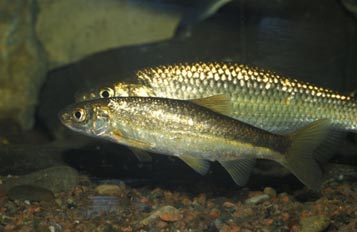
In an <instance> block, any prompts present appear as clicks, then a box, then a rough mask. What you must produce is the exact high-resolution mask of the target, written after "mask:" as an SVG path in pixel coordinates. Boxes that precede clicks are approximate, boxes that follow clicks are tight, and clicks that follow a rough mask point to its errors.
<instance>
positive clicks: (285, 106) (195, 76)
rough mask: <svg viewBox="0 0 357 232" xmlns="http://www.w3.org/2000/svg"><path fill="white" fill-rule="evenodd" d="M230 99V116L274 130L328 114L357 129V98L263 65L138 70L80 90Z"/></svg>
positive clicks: (344, 127)
mask: <svg viewBox="0 0 357 232" xmlns="http://www.w3.org/2000/svg"><path fill="white" fill-rule="evenodd" d="M222 94H223V95H227V97H228V98H230V103H229V105H230V110H228V111H226V112H225V113H226V115H227V116H230V117H233V118H235V119H237V120H240V121H243V122H245V123H248V124H251V125H254V126H256V127H258V128H261V129H263V130H267V131H269V132H272V133H280V134H287V133H292V132H293V131H296V130H297V129H299V128H301V127H304V126H307V125H308V124H310V123H312V122H314V121H316V120H319V119H322V118H327V119H329V120H330V121H331V127H332V128H335V129H336V131H349V132H357V100H356V98H355V97H353V96H350V95H343V94H340V93H338V92H336V91H333V90H331V89H327V88H323V87H319V86H316V85H313V84H310V83H306V82H301V81H298V80H296V79H292V78H288V77H284V76H282V75H280V74H278V73H275V72H272V71H269V70H265V69H262V68H258V67H252V66H249V65H245V64H238V63H220V62H208V63H205V62H195V63H183V64H172V65H160V66H156V67H149V68H144V69H140V70H137V71H136V72H135V75H134V76H133V78H132V80H130V81H127V82H114V83H110V84H104V85H102V86H96V87H94V88H90V89H86V90H82V91H78V92H77V93H76V96H75V98H76V101H77V102H78V101H84V100H89V99H95V98H106V97H115V96H142V97H162V98H172V99H180V100H190V99H200V98H206V97H210V96H215V95H222Z"/></svg>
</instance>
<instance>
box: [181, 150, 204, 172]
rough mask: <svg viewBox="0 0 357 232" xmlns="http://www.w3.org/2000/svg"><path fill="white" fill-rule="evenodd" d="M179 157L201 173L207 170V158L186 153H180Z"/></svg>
mask: <svg viewBox="0 0 357 232" xmlns="http://www.w3.org/2000/svg"><path fill="white" fill-rule="evenodd" d="M179 158H180V159H181V160H182V161H184V162H185V163H186V164H187V165H188V166H190V167H191V168H192V169H193V170H195V171H196V172H198V173H199V174H201V175H206V174H207V172H208V170H209V166H210V165H209V161H207V160H203V159H197V158H193V157H192V156H187V155H180V156H179Z"/></svg>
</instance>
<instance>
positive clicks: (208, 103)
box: [190, 94, 232, 115]
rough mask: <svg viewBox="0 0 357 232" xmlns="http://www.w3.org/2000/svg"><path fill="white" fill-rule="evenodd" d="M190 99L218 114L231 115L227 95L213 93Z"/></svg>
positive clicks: (229, 101)
mask: <svg viewBox="0 0 357 232" xmlns="http://www.w3.org/2000/svg"><path fill="white" fill-rule="evenodd" d="M190 101H191V102H192V103H194V104H196V105H200V106H203V107H205V108H208V109H210V110H212V111H215V112H217V113H220V114H224V115H231V112H232V104H231V98H230V96H229V95H225V94H221V95H214V96H211V97H205V98H199V99H193V100H190Z"/></svg>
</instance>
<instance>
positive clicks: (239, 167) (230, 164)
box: [219, 159, 255, 186]
mask: <svg viewBox="0 0 357 232" xmlns="http://www.w3.org/2000/svg"><path fill="white" fill-rule="evenodd" d="M219 163H220V164H221V165H222V166H223V167H224V168H225V169H226V170H227V172H228V173H229V175H230V176H231V177H232V179H233V181H234V182H235V183H236V184H237V185H239V186H244V185H245V184H246V183H247V182H248V180H249V177H250V174H251V172H252V170H253V168H254V165H255V159H239V160H230V161H219Z"/></svg>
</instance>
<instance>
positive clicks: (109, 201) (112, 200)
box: [87, 196, 122, 216]
mask: <svg viewBox="0 0 357 232" xmlns="http://www.w3.org/2000/svg"><path fill="white" fill-rule="evenodd" d="M91 200H92V206H91V207H89V208H88V210H87V213H88V216H92V215H95V214H96V213H101V212H108V213H113V212H116V213H119V212H120V211H121V210H122V208H121V207H120V204H119V198H118V197H113V196H94V197H91Z"/></svg>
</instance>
